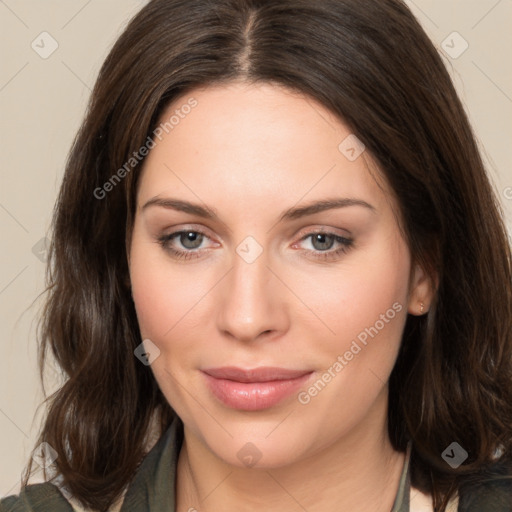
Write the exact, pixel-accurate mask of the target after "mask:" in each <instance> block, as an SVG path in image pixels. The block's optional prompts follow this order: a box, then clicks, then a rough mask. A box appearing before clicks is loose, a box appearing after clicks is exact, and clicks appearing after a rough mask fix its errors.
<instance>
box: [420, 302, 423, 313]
mask: <svg viewBox="0 0 512 512" xmlns="http://www.w3.org/2000/svg"><path fill="white" fill-rule="evenodd" d="M423 308H424V305H423V302H420V313H423Z"/></svg>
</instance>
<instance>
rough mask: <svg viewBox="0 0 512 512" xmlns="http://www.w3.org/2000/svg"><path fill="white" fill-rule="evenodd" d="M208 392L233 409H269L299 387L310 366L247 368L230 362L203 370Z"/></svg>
mask: <svg viewBox="0 0 512 512" xmlns="http://www.w3.org/2000/svg"><path fill="white" fill-rule="evenodd" d="M202 372H203V375H204V376H205V378H206V383H207V386H208V388H209V390H210V392H211V393H212V394H213V395H214V396H215V397H216V398H217V399H218V400H220V401H221V402H222V403H223V404H224V405H227V406H228V407H230V408H232V409H239V410H245V411H257V410H262V409H268V408H270V407H273V406H275V405H277V404H278V403H280V402H281V401H283V400H284V399H285V398H287V397H289V396H290V395H291V394H293V393H294V392H295V391H298V390H299V389H300V388H301V387H302V386H303V385H304V383H305V382H306V381H307V380H308V379H309V378H310V377H311V375H312V373H313V371H311V370H290V369H286V368H276V367H268V366H265V367H259V368H254V369H249V370H244V369H242V368H236V367H233V366H230V367H223V368H208V369H205V370H202Z"/></svg>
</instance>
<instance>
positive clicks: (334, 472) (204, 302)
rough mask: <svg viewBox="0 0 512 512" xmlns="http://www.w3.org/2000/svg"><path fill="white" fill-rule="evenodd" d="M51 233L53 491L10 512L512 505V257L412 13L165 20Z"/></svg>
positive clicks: (136, 36)
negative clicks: (58, 384) (55, 384)
mask: <svg viewBox="0 0 512 512" xmlns="http://www.w3.org/2000/svg"><path fill="white" fill-rule="evenodd" d="M53 229H54V232H53V237H52V239H53V242H52V243H53V245H52V247H51V250H50V265H49V287H48V291H49V298H48V302H47V306H46V310H45V315H44V318H43V323H42V332H41V341H42V345H41V350H42V356H43V362H44V355H45V354H47V353H48V352H51V353H52V354H53V355H54V356H55V357H56V359H57V361H58V363H59V365H60V366H61V367H62V369H63V370H64V372H65V373H66V375H67V377H68V379H67V381H66V382H65V384H64V385H63V386H62V388H61V389H60V390H59V391H58V392H57V393H56V394H55V395H54V396H52V397H51V400H50V405H49V411H48V416H47V418H46V421H45V424H44V427H43V429H42V434H41V438H40V442H41V443H45V444H43V445H42V446H43V448H44V450H43V452H44V453H43V455H45V456H46V459H43V464H42V465H43V466H45V467H47V468H48V470H49V471H48V479H49V482H47V483H46V484H39V485H28V486H26V487H25V488H24V489H23V490H22V493H21V495H20V496H19V497H11V498H7V499H6V500H4V501H2V505H1V506H0V510H2V511H3V510H72V506H73V505H77V506H78V505H80V506H83V507H88V508H91V509H93V510H114V509H116V510H119V509H120V510H122V511H128V510H130V511H132V510H152V511H153V510H176V511H178V512H183V511H189V512H191V511H194V510H199V511H207V512H209V511H218V510H246V511H253V510H254V511H255V510H266V511H274V510H280V511H282V510H286V511H288V510H290V511H292V510H308V511H311V512H313V511H317V510H351V511H356V512H357V511H368V510H371V511H377V512H380V511H382V512H388V511H392V512H406V511H414V510H419V506H420V503H425V502H426V503H428V504H429V509H430V510H435V511H440V512H444V511H450V510H452V511H453V510H459V511H466V512H467V511H476V510H478V511H482V510H483V511H493V512H496V511H510V510H512V506H511V503H512V478H511V476H512V435H511V434H512V330H511V318H512V293H511V291H512V290H511V284H512V279H511V254H510V248H509V246H508V244H507V237H506V232H505V228H504V223H503V220H502V216H501V212H500V209H499V206H498V200H497V198H496V196H495V194H494V192H493V190H492V186H491V184H490V182H489V179H488V177H487V175H486V173H485V170H484V167H483V164H482V160H481V158H480V155H479V153H478V150H477V147H476V144H475V141H474V137H473V135H472V132H471V129H470V126H469V123H468V120H467V118H466V116H465V113H464V110H463V108H462V106H461V103H460V101H459V99H458V98H457V95H456V93H455V90H454V88H453V86H452V84H451V81H450V79H449V76H448V74H447V72H446V70H445V68H444V66H443V63H442V61H441V59H440V57H439V56H438V54H437V53H436V51H435V49H434V47H433V46H432V44H431V42H430V41H429V40H428V38H427V36H426V35H425V34H424V32H423V31H422V29H421V28H420V26H419V24H418V23H417V21H416V20H415V19H414V17H413V16H412V14H411V13H410V11H409V10H408V9H407V7H406V6H405V5H404V4H403V3H402V2H401V1H399V0H381V1H375V0H372V1H370V0H367V1H360V0H359V1H356V0H319V1H315V2H310V1H306V0H279V1H274V2H265V1H262V0H237V1H234V0H216V1H211V2H206V1H204V0H188V1H186V2H185V1H179V0H172V1H169V0H153V1H152V2H150V3H149V4H148V5H147V6H146V7H145V8H144V9H143V10H142V11H141V12H140V13H139V14H138V15H137V16H136V17H135V18H134V19H133V20H132V22H131V23H130V24H129V26H128V27H127V29H126V30H125V32H124V33H123V34H122V36H121V37H120V38H119V40H118V41H117V42H116V44H115V46H114V48H113V49H112V51H111V52H110V54H109V56H108V58H107V60H106V62H105V64H104V66H103V68H102V70H101V72H100V75H99V78H98V81H97V83H96V86H95V89H94V91H93V94H92V98H91V104H90V108H89V111H88V114H87V117H86V119H85V121H84V124H83V126H82V128H81V130H80V132H79V134H78V136H77V139H76V141H75V144H74V146H73V149H72V152H71V155H70V158H69V161H68V165H67V169H66V174H65V177H64V181H63V184H62V188H61V191H60V195H59V199H58V203H57V207H56V211H55V217H54V224H53ZM39 456H41V454H39ZM30 470H31V467H30V466H29V467H28V468H27V475H26V479H25V484H27V483H28V476H29V474H30ZM422 510H424V509H422ZM427 510H428V509H427Z"/></svg>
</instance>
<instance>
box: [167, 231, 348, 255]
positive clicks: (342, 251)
mask: <svg viewBox="0 0 512 512" xmlns="http://www.w3.org/2000/svg"><path fill="white" fill-rule="evenodd" d="M188 233H195V234H198V235H201V236H204V237H206V238H209V237H208V235H207V234H206V233H204V232H202V231H200V230H197V229H186V230H181V231H174V232H173V233H169V234H167V235H162V236H160V237H158V239H157V241H158V243H159V244H160V245H161V246H162V247H163V249H165V250H166V251H167V252H169V253H170V254H171V255H172V256H173V257H175V258H177V259H183V260H189V259H192V258H199V257H200V254H199V253H200V251H201V250H200V249H191V250H188V251H180V250H178V249H175V248H174V247H171V246H170V245H169V243H170V242H171V241H172V240H173V239H174V238H177V237H179V236H180V235H182V234H188ZM314 235H327V236H329V237H332V238H334V242H335V243H336V242H337V243H339V244H341V247H340V248H339V249H336V250H334V251H332V250H326V251H313V250H307V249H306V252H307V253H310V254H311V253H313V254H314V258H317V259H319V260H321V261H331V260H334V259H337V258H338V257H340V256H341V255H342V254H346V253H347V252H348V251H349V250H350V249H351V248H352V246H353V244H354V240H353V239H351V238H345V237H342V236H339V235H336V234H335V233H331V232H329V231H312V232H310V233H308V234H307V235H305V236H303V237H302V238H301V239H300V240H299V242H303V241H304V240H307V239H308V238H310V237H312V236H314Z"/></svg>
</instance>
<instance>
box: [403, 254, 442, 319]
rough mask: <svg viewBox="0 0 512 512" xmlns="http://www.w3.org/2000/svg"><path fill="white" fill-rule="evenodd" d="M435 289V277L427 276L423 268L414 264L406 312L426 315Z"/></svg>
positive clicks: (436, 280) (436, 281)
mask: <svg viewBox="0 0 512 512" xmlns="http://www.w3.org/2000/svg"><path fill="white" fill-rule="evenodd" d="M437 287H438V278H437V275H435V276H430V275H427V273H426V272H425V270H424V269H423V267H421V266H420V265H419V264H416V265H415V266H414V269H413V271H412V272H411V279H410V286H409V304H408V306H407V312H408V313H411V314H412V315H418V316H420V315H425V314H427V313H428V310H429V308H430V305H431V304H432V301H433V298H434V295H435V293H436V291H437ZM421 304H423V311H422V310H421Z"/></svg>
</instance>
